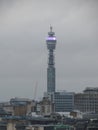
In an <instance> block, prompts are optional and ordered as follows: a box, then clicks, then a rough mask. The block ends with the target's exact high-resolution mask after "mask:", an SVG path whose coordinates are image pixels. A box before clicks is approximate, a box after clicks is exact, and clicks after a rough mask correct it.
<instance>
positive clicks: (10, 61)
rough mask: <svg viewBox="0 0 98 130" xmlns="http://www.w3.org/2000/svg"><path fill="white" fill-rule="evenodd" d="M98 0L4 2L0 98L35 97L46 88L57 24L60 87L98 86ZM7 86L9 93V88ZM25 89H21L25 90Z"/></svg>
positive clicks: (1, 5) (0, 13) (0, 34)
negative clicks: (51, 31) (49, 37)
mask: <svg viewBox="0 0 98 130" xmlns="http://www.w3.org/2000/svg"><path fill="white" fill-rule="evenodd" d="M97 5H98V1H97V0H74V1H73V0H61V1H59V0H54V1H52V0H47V1H46V0H42V1H38V0H36V1H35V0H29V1H27V0H21V1H20V0H17V1H16V0H9V1H7V0H1V1H0V98H1V100H6V99H9V98H11V97H15V96H20V97H24V96H26V97H30V98H32V97H33V93H34V89H35V84H36V82H38V90H37V96H38V97H40V96H42V94H43V92H44V91H45V90H46V79H47V78H46V68H47V56H48V52H47V48H46V44H45V37H46V36H47V32H48V31H49V25H50V24H52V25H53V27H54V31H55V32H56V36H57V40H58V43H57V47H56V51H55V54H56V56H55V60H56V74H57V76H56V80H57V81H56V82H57V83H56V84H57V89H66V90H68V91H80V90H83V89H84V88H85V87H86V86H94V87H97V86H98V60H97V59H98V37H97V34H98V14H97V12H98V9H97ZM5 90H6V91H5ZM20 90H21V91H20Z"/></svg>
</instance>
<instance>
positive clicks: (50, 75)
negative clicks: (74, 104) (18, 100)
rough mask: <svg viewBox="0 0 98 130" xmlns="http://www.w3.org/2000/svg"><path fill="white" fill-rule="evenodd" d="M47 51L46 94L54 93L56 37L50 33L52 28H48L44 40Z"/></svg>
mask: <svg viewBox="0 0 98 130" xmlns="http://www.w3.org/2000/svg"><path fill="white" fill-rule="evenodd" d="M46 43H47V49H48V50H49V57H48V68H47V92H48V93H51V92H55V66H54V54H53V52H54V50H55V47H56V37H55V33H54V32H53V31H52V26H50V32H48V37H47V39H46Z"/></svg>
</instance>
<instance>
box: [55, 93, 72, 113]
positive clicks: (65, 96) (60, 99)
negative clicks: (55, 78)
mask: <svg viewBox="0 0 98 130" xmlns="http://www.w3.org/2000/svg"><path fill="white" fill-rule="evenodd" d="M53 100H54V104H55V112H71V111H72V110H73V109H74V93H71V92H65V91H62V92H55V93H54V97H53Z"/></svg>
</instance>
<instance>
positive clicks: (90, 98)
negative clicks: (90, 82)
mask: <svg viewBox="0 0 98 130" xmlns="http://www.w3.org/2000/svg"><path fill="white" fill-rule="evenodd" d="M74 104H75V109H77V110H80V111H81V112H85V113H98V88H93V87H87V88H86V89H85V90H84V91H83V93H77V94H75V97H74Z"/></svg>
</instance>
